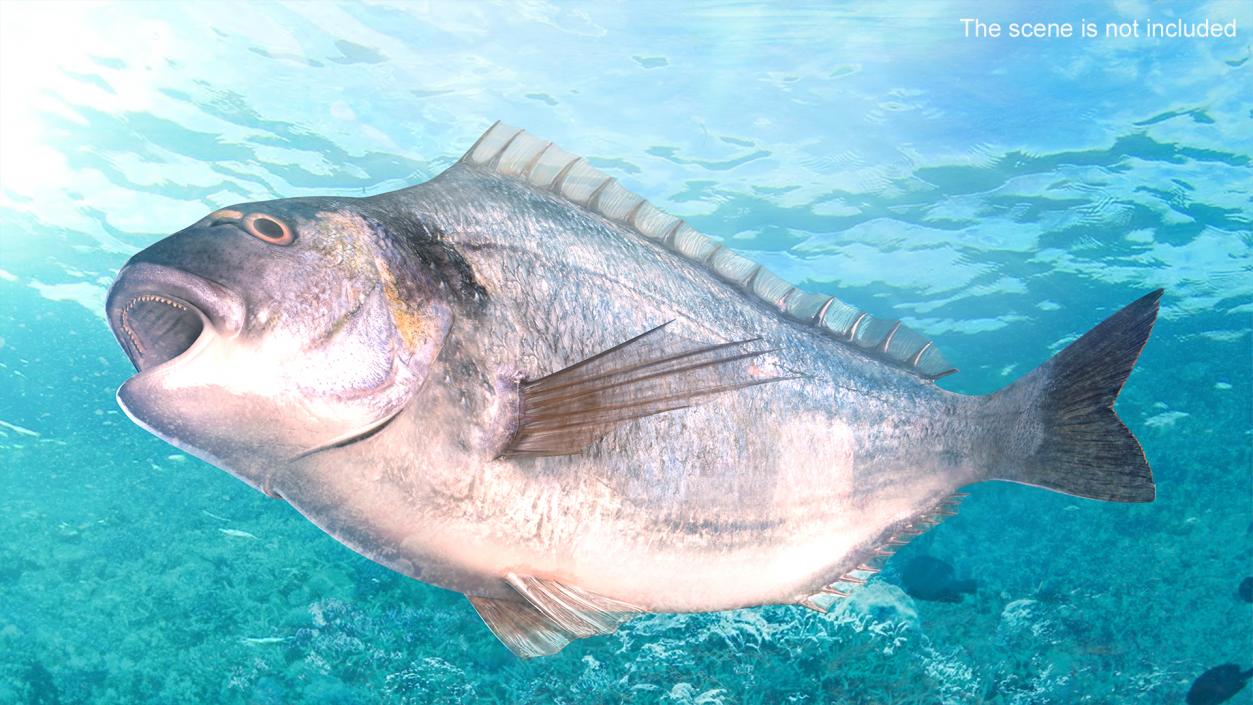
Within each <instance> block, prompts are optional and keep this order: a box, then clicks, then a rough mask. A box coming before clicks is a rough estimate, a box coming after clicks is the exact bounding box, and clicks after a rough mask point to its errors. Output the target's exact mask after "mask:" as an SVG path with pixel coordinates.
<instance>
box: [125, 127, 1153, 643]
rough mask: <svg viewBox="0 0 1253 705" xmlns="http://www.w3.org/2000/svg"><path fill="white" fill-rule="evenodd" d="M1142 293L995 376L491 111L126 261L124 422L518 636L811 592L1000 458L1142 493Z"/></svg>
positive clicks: (1016, 475) (800, 601)
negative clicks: (1121, 413) (781, 269)
mask: <svg viewBox="0 0 1253 705" xmlns="http://www.w3.org/2000/svg"><path fill="white" fill-rule="evenodd" d="M1162 293H1163V292H1162V291H1161V290H1160V289H1159V290H1157V291H1154V292H1151V293H1148V294H1147V295H1144V296H1142V297H1141V298H1139V299H1138V300H1136V301H1134V302H1133V303H1131V304H1129V305H1127V306H1126V307H1124V308H1122V309H1121V310H1119V311H1117V312H1116V313H1114V314H1113V315H1111V316H1109V317H1108V318H1107V319H1106V320H1105V321H1104V322H1102V323H1100V324H1098V325H1097V326H1096V327H1095V328H1093V329H1092V330H1090V331H1089V332H1087V333H1086V334H1084V335H1083V336H1081V337H1079V338H1078V339H1077V340H1075V341H1074V342H1072V343H1071V344H1070V345H1069V346H1068V347H1066V348H1065V349H1064V350H1062V351H1061V352H1059V353H1058V354H1057V355H1055V356H1054V357H1052V358H1051V359H1049V360H1047V361H1046V362H1044V363H1043V364H1041V365H1040V366H1039V367H1037V368H1035V369H1034V371H1032V372H1030V373H1028V374H1026V375H1025V376H1023V377H1021V378H1020V379H1018V380H1017V381H1015V382H1014V383H1012V384H1010V385H1009V386H1008V387H1006V388H1004V389H1002V390H1000V391H997V392H994V393H992V394H988V395H983V396H972V395H962V394H957V393H953V392H949V391H946V390H945V389H943V388H942V387H940V386H939V385H937V384H936V380H938V379H940V378H942V377H945V376H946V375H949V374H951V373H953V372H955V371H956V370H955V368H954V367H953V366H952V365H951V364H950V363H949V362H948V361H947V359H946V358H945V356H944V355H943V354H942V353H941V352H940V351H939V350H938V348H937V346H936V345H935V344H934V342H933V341H932V340H930V339H928V338H926V337H925V336H923V335H922V334H921V333H919V332H917V331H915V330H913V329H911V328H910V327H908V326H906V325H904V324H902V323H901V322H900V321H898V320H893V319H890V318H886V317H882V316H879V315H876V314H873V313H870V312H868V311H864V310H861V309H858V308H856V307H855V306H853V305H851V304H849V303H847V302H845V301H844V300H842V299H841V298H839V297H838V296H834V295H831V294H820V293H816V292H810V291H805V290H803V289H800V288H797V287H795V286H793V285H791V284H789V283H788V282H787V281H785V280H784V279H782V278H781V277H779V276H778V275H776V274H774V273H773V272H771V271H770V270H768V269H766V268H765V267H762V266H760V265H759V264H757V263H755V262H753V261H751V260H750V259H748V258H746V257H744V256H742V255H740V254H738V253H736V252H735V251H733V250H732V249H731V248H730V247H728V246H727V245H726V244H725V243H723V242H720V241H718V240H716V239H714V238H712V237H709V236H707V235H705V234H703V233H701V232H699V231H697V230H696V229H695V228H693V227H692V226H691V225H689V224H688V223H687V222H685V221H684V220H682V219H680V218H677V217H675V216H673V215H669V214H667V213H665V212H664V211H662V210H661V209H659V208H656V207H655V206H653V205H652V204H651V203H649V202H648V201H647V200H645V199H644V198H642V197H640V196H639V195H637V194H635V193H633V192H631V191H630V190H628V189H627V188H625V187H623V186H622V185H621V184H619V183H618V181H617V180H616V179H613V178H610V177H609V176H607V175H606V174H604V173H603V172H601V171H599V170H598V169H596V168H594V167H592V166H591V165H590V164H589V163H588V162H587V160H585V159H583V158H581V157H578V156H575V155H574V154H572V153H570V152H567V151H565V150H563V149H561V148H560V147H558V146H556V145H554V144H553V143H551V142H550V141H546V140H541V139H539V138H537V137H535V136H533V135H531V134H530V133H528V132H525V131H523V130H520V129H517V128H513V127H510V126H508V125H505V124H503V123H496V124H495V125H493V126H492V127H491V128H489V129H488V130H487V131H486V132H485V133H484V134H483V135H482V137H480V138H479V140H478V141H477V142H476V143H474V144H473V145H472V146H471V147H470V149H469V151H468V152H466V154H465V156H464V157H462V158H461V159H460V160H459V161H457V162H456V163H454V164H453V165H452V166H450V167H449V168H447V169H446V170H445V171H443V172H442V173H440V174H438V175H437V176H436V177H434V178H432V179H430V180H429V181H426V182H424V183H421V184H417V185H414V186H411V187H408V188H403V189H400V190H396V191H392V192H388V193H382V194H378V195H373V196H366V197H360V198H350V197H343V196H327V197H302V198H287V199H278V200H271V201H263V202H253V203H241V204H238V205H233V206H229V207H226V208H221V209H219V210H216V211H213V212H212V213H210V214H208V215H206V216H204V217H203V218H201V219H200V220H198V221H196V222H195V223H193V224H191V225H190V226H188V227H186V228H183V229H182V230H179V231H177V232H175V233H173V234H172V235H169V236H168V237H165V238H164V239H161V240H159V241H157V242H155V243H153V244H152V245H150V246H149V247H147V248H145V249H143V250H142V251H140V252H139V253H137V254H135V255H134V256H133V257H132V258H131V259H130V260H129V261H128V262H127V263H126V264H125V266H124V267H122V269H121V270H120V271H119V273H118V275H117V278H116V280H115V281H114V282H113V284H112V286H111V287H110V289H109V293H108V297H107V300H106V316H107V320H108V322H109V325H110V327H111V329H112V331H113V333H114V335H115V337H116V338H117V340H118V343H119V345H120V346H121V348H122V350H123V351H124V352H125V354H126V355H127V356H128V357H129V359H130V360H131V362H132V363H133V365H134V367H135V369H136V374H135V375H134V376H132V377H130V378H129V379H127V380H126V381H125V382H124V383H123V384H122V385H121V386H120V388H119V389H118V392H117V401H118V403H119V405H120V406H121V408H122V409H123V410H124V411H125V413H126V414H127V416H128V417H129V418H130V419H132V420H133V421H134V422H135V423H136V424H137V425H139V426H140V427H142V428H143V429H146V430H147V431H149V432H151V433H153V434H155V435H156V436H158V437H160V438H162V439H164V440H165V441H167V442H168V443H170V444H171V445H173V446H175V447H177V448H179V449H180V450H182V451H183V452H186V453H188V454H191V455H194V456H196V457H198V458H201V459H203V460H205V461H207V462H209V463H211V464H213V465H215V466H217V467H219V468H221V469H223V470H225V471H227V472H229V473H230V474H232V475H234V476H235V477H237V478H239V479H240V480H242V481H243V482H245V483H247V484H248V485H249V486H251V487H253V488H254V489H256V490H258V491H261V492H264V493H266V494H267V495H269V496H271V497H274V498H277V499H280V500H282V501H284V502H286V503H288V504H290V505H291V506H292V507H293V508H294V509H295V510H296V511H297V512H299V513H300V514H302V515H303V516H305V517H306V518H307V519H308V520H309V521H311V522H313V523H314V524H315V525H317V526H318V527H320V528H321V529H322V530H323V531H325V532H326V533H327V534H329V535H330V536H332V537H334V538H335V539H336V540H338V541H340V542H341V543H343V544H344V545H346V546H348V547H349V548H351V549H352V550H354V551H356V552H357V553H359V554H361V555H363V556H365V557H367V558H369V559H371V560H373V561H375V562H377V563H379V564H381V565H383V566H386V567H387V568H389V569H391V570H393V571H396V572H398V573H401V574H403V575H406V576H409V577H411V578H414V579H417V580H420V581H423V582H426V583H429V584H432V585H437V586H440V587H443V588H446V589H448V590H454V591H457V592H460V593H462V594H464V595H465V596H466V597H467V598H468V599H469V602H470V603H471V604H472V605H473V607H474V609H475V610H476V611H477V613H478V615H479V616H480V617H481V618H482V621H483V622H484V623H485V624H486V626H487V627H488V628H489V629H490V630H491V631H492V633H494V634H495V635H496V637H498V638H499V640H500V641H501V642H502V643H503V644H504V645H505V646H506V647H507V648H508V649H510V650H511V651H512V652H513V653H515V654H517V655H518V656H521V657H523V658H533V657H538V656H544V655H548V654H553V653H556V652H558V651H560V650H561V649H562V648H564V647H565V646H566V645H567V644H569V643H570V642H572V641H574V640H576V639H583V638H589V637H594V636H598V635H604V634H609V633H612V632H613V631H615V630H616V629H617V628H618V627H619V626H620V625H621V624H623V623H625V622H627V621H628V620H630V619H632V618H635V617H637V616H639V615H643V614H648V613H675V612H708V611H718V610H728V609H736V608H745V607H753V606H758V605H771V604H783V605H798V606H801V607H805V608H809V609H813V610H817V611H825V610H827V609H829V608H830V606H831V605H832V603H833V601H834V600H838V599H840V598H841V597H844V596H847V595H848V594H849V593H850V591H851V590H854V589H857V587H858V586H859V585H861V584H863V583H865V582H866V580H867V579H868V578H869V577H870V576H872V575H873V574H874V573H875V572H877V571H878V570H880V569H881V567H882V565H883V564H884V561H885V560H886V559H887V558H888V557H889V556H891V555H892V554H893V552H894V551H895V550H896V549H897V547H899V546H900V545H903V544H905V543H906V542H908V541H909V540H910V539H911V538H912V537H914V536H917V535H919V534H921V533H923V532H924V531H926V530H927V529H928V528H930V527H932V526H934V525H936V524H938V523H939V522H940V521H942V520H943V519H944V518H945V517H946V516H950V515H951V514H952V513H953V511H954V507H955V504H956V502H957V501H959V500H960V498H961V496H962V493H961V492H959V490H960V489H962V488H964V487H965V486H967V485H971V484H973V483H977V482H982V481H989V480H1001V481H1009V482H1015V483H1020V484H1025V485H1033V486H1036V487H1043V488H1047V489H1050V490H1054V491H1058V492H1064V493H1067V494H1071V495H1075V496H1079V497H1087V498H1092V499H1097V500H1106V501H1112V502H1148V501H1151V500H1152V499H1153V498H1154V494H1155V486H1154V482H1153V476H1152V471H1151V469H1150V467H1149V464H1148V461H1147V460H1146V458H1145V454H1144V451H1143V450H1142V448H1141V447H1140V444H1139V443H1138V441H1137V440H1136V439H1135V437H1134V435H1133V434H1132V433H1131V431H1130V430H1128V428H1127V427H1126V426H1125V425H1124V424H1123V423H1122V421H1121V420H1120V419H1119V418H1118V416H1117V415H1116V414H1115V412H1114V410H1113V405H1114V401H1115V399H1116V397H1117V396H1118V394H1119V392H1120V391H1121V389H1122V387H1123V385H1124V383H1125V382H1126V380H1127V377H1128V376H1129V375H1130V373H1131V371H1132V368H1133V367H1134V366H1135V363H1136V360H1137V359H1138V357H1139V355H1140V351H1141V349H1142V348H1143V347H1144V345H1145V344H1146V342H1147V341H1148V338H1149V335H1150V332H1151V330H1152V327H1153V324H1154V322H1155V320H1156V317H1157V312H1158V307H1159V300H1160V298H1161V296H1162Z"/></svg>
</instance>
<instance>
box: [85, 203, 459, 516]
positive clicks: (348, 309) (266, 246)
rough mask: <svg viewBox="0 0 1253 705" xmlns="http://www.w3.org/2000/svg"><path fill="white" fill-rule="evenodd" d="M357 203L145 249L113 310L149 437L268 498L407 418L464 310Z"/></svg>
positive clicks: (126, 273)
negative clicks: (320, 458) (308, 458)
mask: <svg viewBox="0 0 1253 705" xmlns="http://www.w3.org/2000/svg"><path fill="white" fill-rule="evenodd" d="M355 203H356V202H355V201H353V200H352V199H288V200H283V201H273V202H266V203H257V204H244V205H240V206H236V207H233V208H230V209H225V210H221V211H217V212H215V213H213V214H211V215H209V216H208V217H206V218H204V219H203V220H201V221H200V222H198V223H196V224H194V225H192V226H191V227H189V228H186V229H184V230H182V231H180V232H178V233H176V234H174V235H172V236H170V237H168V238H166V239H164V240H162V241H160V242H158V243H156V244H155V245H153V246H151V247H149V248H148V249H146V250H144V251H142V252H140V253H139V254H137V255H136V256H135V257H134V258H132V259H131V261H130V262H129V263H128V264H127V266H126V267H124V268H123V270H122V271H121V272H120V273H119V275H118V279H117V281H116V282H115V283H114V285H113V287H112V289H111V290H110V294H109V301H108V313H109V321H110V324H111V325H112V327H113V330H114V333H115V335H116V336H117V338H118V340H119V342H120V343H121V345H122V347H123V349H124V350H126V352H127V354H128V355H129V356H130V357H131V360H132V362H134V363H135V366H136V369H137V370H138V374H136V375H135V376H134V377H132V378H131V379H130V380H128V381H127V382H126V383H125V384H123V385H122V387H121V388H120V389H119V390H118V401H119V403H120V404H121V406H122V407H123V409H124V410H125V411H126V413H127V414H128V415H129V416H130V417H131V418H132V419H133V420H135V422H136V423H138V424H139V425H141V426H143V427H144V428H146V429H148V430H149V431H151V432H152V433H154V434H156V435H157V436H159V437H161V438H162V439H164V440H166V441H168V442H170V443H171V444H173V445H175V446H178V447H179V448H182V449H184V450H186V451H187V452H189V453H192V454H194V455H197V456H199V457H201V458H204V459H205V460H208V461H209V462H212V463H214V464H215V465H218V466H219V467H222V468H224V469H227V470H229V471H231V472H232V473H234V474H236V475H237V476H239V477H240V478H241V479H243V480H244V481H246V482H248V483H249V484H252V485H253V486H255V487H258V488H261V489H265V490H267V491H269V484H270V480H271V478H272V477H273V476H274V474H275V473H276V472H278V470H279V469H281V467H282V466H283V465H284V464H285V463H287V462H289V461H291V460H293V459H296V458H299V457H303V456H305V455H308V454H309V453H312V452H316V451H318V450H320V449H324V448H329V447H334V446H336V445H342V444H345V443H350V442H352V441H353V440H355V439H358V438H362V437H365V436H368V435H369V434H371V433H372V432H374V431H375V430H377V429H378V428H379V427H381V426H382V425H384V424H386V423H387V422H388V421H390V420H391V419H392V418H394V417H395V416H396V415H397V414H398V413H400V412H401V411H402V410H403V409H404V408H405V407H406V405H407V404H408V402H409V400H410V399H412V397H413V395H414V394H415V393H416V392H417V390H418V389H419V388H420V387H421V385H422V383H423V381H424V380H425V378H426V375H427V373H428V371H429V369H430V365H431V363H432V362H433V361H434V359H435V357H436V356H437V355H438V354H439V350H440V347H441V344H442V342H443V339H444V336H445V335H446V333H447V331H448V328H449V325H450V322H451V312H450V308H449V306H448V304H447V303H446V302H445V301H444V300H443V299H442V298H441V295H440V292H441V290H442V287H441V286H440V285H439V282H438V281H437V277H436V275H434V274H432V270H431V268H429V267H422V266H419V264H420V263H419V261H418V258H419V255H418V254H417V253H416V252H411V251H409V250H407V249H406V248H405V247H404V246H403V241H402V240H399V239H398V238H396V236H395V235H394V234H393V233H392V232H391V231H389V230H388V229H387V228H386V227H384V226H383V225H381V224H380V223H379V222H378V221H376V220H374V219H373V218H370V217H368V216H366V215H365V214H363V213H361V212H360V211H359V210H358V209H357V208H356V206H355Z"/></svg>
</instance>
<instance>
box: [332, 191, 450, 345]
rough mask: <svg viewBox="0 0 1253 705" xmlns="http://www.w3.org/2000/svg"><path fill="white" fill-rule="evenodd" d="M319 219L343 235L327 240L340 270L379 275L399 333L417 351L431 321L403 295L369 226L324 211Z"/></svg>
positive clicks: (352, 216)
mask: <svg viewBox="0 0 1253 705" xmlns="http://www.w3.org/2000/svg"><path fill="white" fill-rule="evenodd" d="M317 218H318V221H319V222H320V223H322V224H323V227H325V228H326V229H327V230H329V231H331V232H335V233H338V234H339V235H340V236H339V237H332V238H325V239H324V240H325V244H324V247H325V248H326V251H327V254H329V255H331V256H333V257H334V258H335V259H336V260H338V261H339V263H340V266H342V267H345V268H346V269H348V270H350V271H351V272H352V273H353V274H365V275H370V274H373V273H374V272H377V273H378V276H379V277H380V278H381V279H382V284H383V293H384V295H385V296H386V298H387V308H388V310H389V311H390V312H391V315H392V320H393V321H394V322H395V324H396V330H397V332H398V333H400V337H401V340H403V341H404V344H405V348H406V349H407V350H408V351H409V352H414V351H416V350H417V349H418V348H419V347H420V346H421V343H422V341H423V340H424V339H426V338H427V337H428V336H429V335H430V332H431V320H430V317H429V316H426V315H424V314H423V310H422V308H421V306H420V305H419V302H417V301H408V300H406V299H405V298H404V297H403V296H402V295H401V293H400V288H399V287H398V286H397V284H396V276H395V275H394V274H393V273H392V269H391V263H389V262H387V261H386V260H385V259H383V258H382V257H381V256H379V254H378V250H377V247H376V245H375V243H374V242H373V233H372V231H371V230H370V228H369V226H368V225H367V224H366V223H365V221H363V220H362V219H360V218H358V217H357V216H355V215H353V214H351V213H345V212H343V211H324V212H321V213H318V214H317ZM367 268H372V269H367Z"/></svg>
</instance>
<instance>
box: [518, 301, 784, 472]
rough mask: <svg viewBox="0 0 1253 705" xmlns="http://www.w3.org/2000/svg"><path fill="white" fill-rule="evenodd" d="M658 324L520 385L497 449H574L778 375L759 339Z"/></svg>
mask: <svg viewBox="0 0 1253 705" xmlns="http://www.w3.org/2000/svg"><path fill="white" fill-rule="evenodd" d="M667 325H668V324H662V325H660V326H658V327H656V328H653V329H652V330H650V331H648V332H646V333H644V334H642V335H639V336H636V337H634V338H632V339H630V340H628V341H626V342H624V343H621V344H619V345H617V346H615V347H613V348H610V349H609V350H606V351H604V352H602V353H599V354H597V355H594V356H592V357H590V358H587V359H586V360H583V361H582V362H578V363H575V364H573V365H571V366H569V367H566V368H565V369H563V370H560V371H558V372H554V373H553V374H550V375H548V376H546V377H542V378H540V379H536V380H533V381H524V382H522V383H521V385H520V388H519V397H520V407H521V408H520V411H519V416H518V420H517V430H516V431H515V432H514V435H513V437H512V438H511V439H510V440H509V443H508V444H507V446H506V448H505V449H504V450H503V451H502V452H501V455H502V456H543V455H574V454H576V453H580V452H582V451H583V450H584V449H585V448H587V447H588V446H589V445H591V444H592V443H594V442H595V441H597V440H598V439H600V438H601V437H602V436H604V435H605V434H607V433H609V432H610V431H612V430H613V429H614V428H616V427H617V426H619V425H621V424H623V423H626V422H628V421H631V420H634V419H639V418H643V417H645V416H651V415H653V414H660V413H664V412H667V411H675V410H678V409H683V408H685V407H689V406H692V405H694V404H698V403H700V402H702V401H704V400H706V399H708V398H709V397H711V396H713V395H716V394H721V393H724V392H730V391H733V390H737V389H743V388H745V387H751V386H755V385H759V384H766V383H769V382H777V381H781V380H784V379H794V377H781V376H777V375H774V374H772V373H770V372H768V371H766V370H763V369H762V367H761V365H760V364H758V362H757V361H756V358H759V357H760V356H761V355H764V354H766V353H768V352H771V351H770V350H767V349H763V348H761V347H760V346H759V345H754V343H757V342H758V341H757V340H756V339H754V340H742V341H735V342H729V343H713V344H709V343H701V342H697V341H692V340H688V339H686V338H683V337H682V336H679V335H676V334H673V333H670V332H669V331H667V330H666V326H667Z"/></svg>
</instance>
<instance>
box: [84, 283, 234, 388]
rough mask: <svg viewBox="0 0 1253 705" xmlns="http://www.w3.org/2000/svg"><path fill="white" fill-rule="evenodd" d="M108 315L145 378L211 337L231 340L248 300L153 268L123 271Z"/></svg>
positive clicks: (213, 285) (108, 304)
mask: <svg viewBox="0 0 1253 705" xmlns="http://www.w3.org/2000/svg"><path fill="white" fill-rule="evenodd" d="M105 309H106V312H107V314H108V319H109V326H110V327H111V328H112V329H113V335H114V336H115V337H117V340H118V343H119V344H120V345H121V346H122V349H123V350H124V351H125V352H126V355H127V357H129V358H130V360H131V363H132V364H133V365H134V366H135V369H136V370H138V371H140V372H143V371H145V370H147V369H150V368H152V367H155V366H157V365H161V364H164V363H167V362H170V361H172V360H174V359H176V358H178V357H180V356H182V355H183V354H184V353H186V352H187V351H188V350H190V349H191V348H192V346H193V345H195V343H196V341H197V340H200V339H201V338H202V337H203V336H204V333H205V332H206V331H212V332H214V333H216V334H217V335H219V336H222V337H232V336H234V335H236V334H238V333H239V331H240V330H241V329H242V327H243V322H244V303H243V299H242V298H241V297H240V296H239V295H238V294H236V293H234V292H233V291H231V290H230V289H228V288H227V287H225V286H223V285H221V284H219V283H217V282H214V281H211V280H209V279H205V278H204V277H200V276H197V275H195V274H191V273H189V272H186V271H183V270H181V269H176V268H174V267H167V266H165V265H160V264H152V263H149V262H136V263H132V264H128V265H126V266H125V267H123V268H122V271H121V272H119V273H118V277H117V280H116V281H114V282H113V286H112V287H111V288H110V289H109V296H108V300H107V302H106V304H105Z"/></svg>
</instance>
